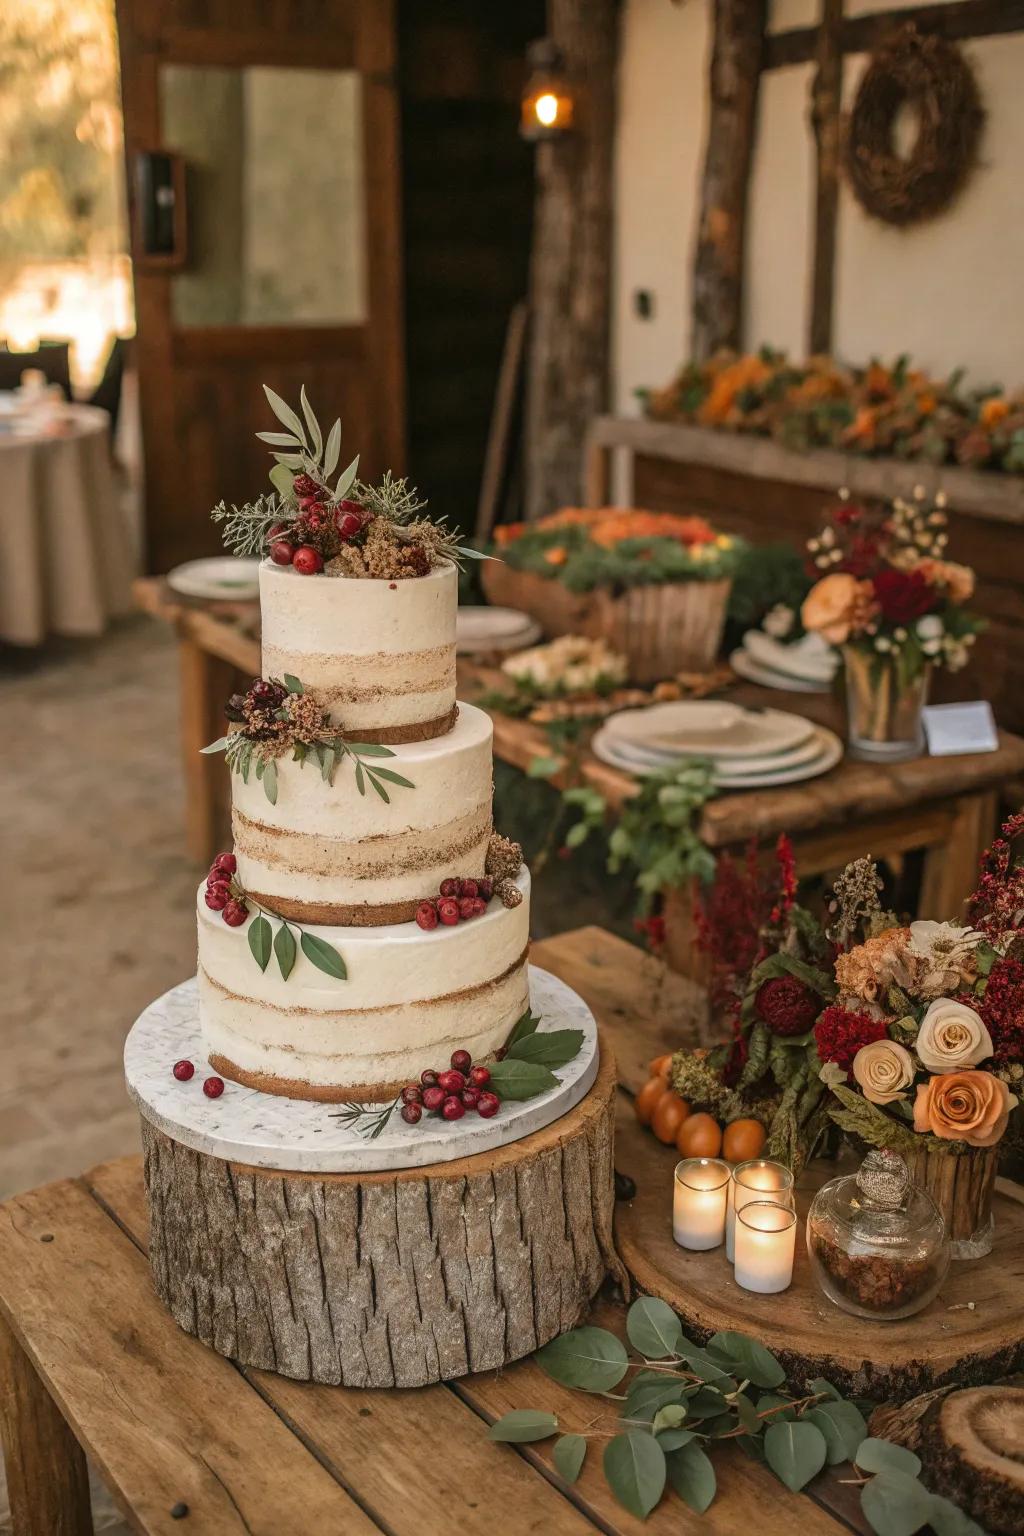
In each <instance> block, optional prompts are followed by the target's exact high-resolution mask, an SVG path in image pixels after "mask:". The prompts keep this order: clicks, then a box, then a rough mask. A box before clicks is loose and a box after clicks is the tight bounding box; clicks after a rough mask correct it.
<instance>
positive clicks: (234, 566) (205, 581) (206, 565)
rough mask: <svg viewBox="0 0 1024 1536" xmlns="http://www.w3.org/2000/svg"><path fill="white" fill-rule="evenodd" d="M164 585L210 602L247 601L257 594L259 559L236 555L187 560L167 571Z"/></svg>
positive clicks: (258, 591) (184, 594)
mask: <svg viewBox="0 0 1024 1536" xmlns="http://www.w3.org/2000/svg"><path fill="white" fill-rule="evenodd" d="M167 585H168V586H169V587H170V588H172V590H173V591H175V592H180V593H181V595H182V596H183V597H205V598H208V599H209V600H210V601H211V602H232V603H245V602H251V601H252V600H253V599H255V598H257V597H259V595H260V562H259V561H258V560H240V559H239V558H238V556H237V555H214V556H212V557H211V558H210V559H209V560H188V561H186V563H185V564H184V565H176V566H175V567H174V569H173V570H172V571H168V572H167Z"/></svg>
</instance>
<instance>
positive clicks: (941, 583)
mask: <svg viewBox="0 0 1024 1536" xmlns="http://www.w3.org/2000/svg"><path fill="white" fill-rule="evenodd" d="M912 569H913V570H917V571H920V572H921V574H922V576H923V577H924V579H925V581H927V582H928V584H929V585H930V586H933V587H945V588H946V591H947V593H948V594H949V600H950V602H951V603H967V602H970V600H971V598H972V597H973V596H974V572H973V571H972V570H971V568H970V566H969V565H958V564H957V563H956V561H955V560H930V559H926V560H919V561H918V563H917V565H916V566H913V567H912Z"/></svg>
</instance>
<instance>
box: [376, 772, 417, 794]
mask: <svg viewBox="0 0 1024 1536" xmlns="http://www.w3.org/2000/svg"><path fill="white" fill-rule="evenodd" d="M372 772H373V776H374V778H375V779H387V781H388V783H389V784H400V785H401V786H402V788H403V789H415V788H416V786H415V784H414V783H413V782H412V780H411V779H403V778H402V775H401V774H400V773H396V772H395V771H394V769H393V768H374V769H373V770H372Z"/></svg>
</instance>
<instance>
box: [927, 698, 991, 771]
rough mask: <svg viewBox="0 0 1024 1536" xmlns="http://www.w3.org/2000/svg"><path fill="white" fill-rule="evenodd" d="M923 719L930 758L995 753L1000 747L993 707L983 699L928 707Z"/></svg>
mask: <svg viewBox="0 0 1024 1536" xmlns="http://www.w3.org/2000/svg"><path fill="white" fill-rule="evenodd" d="M922 718H923V720H924V733H925V735H926V737H927V738H928V751H929V752H930V753H931V755H932V757H956V756H958V755H959V754H960V753H962V752H995V751H997V750H998V748H999V736H998V733H997V731H996V722H995V717H994V715H993V714H992V706H991V704H989V703H988V701H987V700H985V699H977V700H974V701H972V702H971V703H968V704H929V705H928V706H927V707H926V708H925V709H924V710H923V711H922Z"/></svg>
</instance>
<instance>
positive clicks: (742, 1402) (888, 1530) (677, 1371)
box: [490, 1296, 984, 1536]
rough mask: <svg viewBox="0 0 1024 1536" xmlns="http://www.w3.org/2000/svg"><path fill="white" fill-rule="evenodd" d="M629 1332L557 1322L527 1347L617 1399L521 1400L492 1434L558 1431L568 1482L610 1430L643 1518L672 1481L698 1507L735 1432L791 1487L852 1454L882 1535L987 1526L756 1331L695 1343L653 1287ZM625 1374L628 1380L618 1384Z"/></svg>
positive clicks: (549, 1370) (617, 1482) (615, 1467)
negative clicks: (555, 1331) (937, 1490)
mask: <svg viewBox="0 0 1024 1536" xmlns="http://www.w3.org/2000/svg"><path fill="white" fill-rule="evenodd" d="M626 1334H627V1337H628V1339H629V1343H630V1344H631V1345H632V1347H633V1350H634V1351H635V1352H636V1355H637V1356H638V1357H639V1358H636V1359H631V1358H630V1355H629V1352H628V1351H627V1349H626V1346H625V1344H623V1342H622V1340H621V1339H619V1338H618V1337H617V1336H616V1335H615V1334H614V1333H611V1332H609V1330H608V1329H606V1328H590V1327H585V1328H575V1329H573V1330H572V1332H571V1333H567V1334H563V1335H562V1337H561V1338H558V1339H554V1340H553V1341H552V1342H551V1343H550V1344H546V1345H545V1346H544V1348H543V1349H540V1350H538V1351H537V1353H536V1354H535V1355H534V1357H533V1358H534V1360H535V1361H536V1363H537V1364H538V1365H539V1366H540V1367H541V1369H542V1370H543V1371H544V1372H545V1373H546V1374H547V1375H548V1376H550V1377H551V1379H552V1380H553V1381H556V1382H558V1383H559V1384H560V1385H561V1386H563V1387H571V1388H575V1389H576V1390H578V1391H582V1392H592V1393H595V1394H596V1395H598V1396H600V1397H602V1398H604V1399H605V1400H606V1401H608V1402H610V1403H617V1404H621V1405H622V1406H621V1408H619V1409H617V1410H616V1409H614V1408H609V1409H607V1410H606V1411H604V1412H602V1413H600V1414H599V1415H598V1416H597V1418H594V1419H591V1420H589V1422H588V1424H587V1427H586V1428H585V1429H584V1430H583V1431H582V1432H576V1431H570V1432H568V1433H563V1432H562V1431H561V1430H560V1426H559V1422H558V1418H557V1416H556V1415H555V1414H554V1413H550V1412H547V1411H545V1410H542V1409H535V1408H517V1409H514V1410H513V1411H512V1412H511V1413H506V1414H505V1415H504V1416H503V1417H502V1418H500V1419H499V1420H498V1421H497V1423H495V1424H492V1426H491V1429H490V1438H491V1439H492V1440H500V1441H505V1442H509V1443H511V1444H517V1445H521V1444H528V1443H532V1442H535V1441H540V1440H549V1439H551V1438H552V1437H554V1436H558V1438H557V1440H556V1441H555V1444H554V1446H553V1447H552V1452H551V1459H552V1461H553V1462H554V1465H555V1469H556V1471H557V1472H558V1473H559V1474H560V1475H561V1476H562V1477H563V1478H564V1479H565V1481H566V1482H568V1483H574V1482H576V1480H577V1478H578V1477H579V1476H580V1473H581V1472H582V1471H583V1467H584V1464H585V1462H586V1459H587V1456H588V1454H589V1450H590V1445H591V1442H592V1441H601V1442H603V1443H604V1449H603V1452H602V1457H601V1467H602V1471H603V1473H604V1477H605V1480H606V1481H607V1483H608V1486H609V1487H610V1488H611V1491H612V1493H613V1494H614V1495H615V1497H616V1498H617V1499H618V1501H619V1503H620V1504H622V1505H623V1507H624V1508H625V1509H627V1510H629V1512H630V1514H632V1515H635V1516H636V1517H637V1518H638V1519H640V1520H645V1519H646V1518H647V1516H648V1515H649V1514H650V1513H651V1511H652V1510H653V1509H654V1508H655V1506H656V1505H657V1504H658V1503H659V1502H660V1500H661V1497H662V1495H663V1493H664V1491H665V1488H666V1485H669V1486H671V1487H672V1488H674V1489H675V1491H676V1493H677V1494H678V1495H679V1497H680V1498H681V1499H682V1500H683V1502H684V1503H686V1504H687V1505H689V1507H690V1508H691V1509H693V1510H695V1511H696V1512H697V1513H698V1514H703V1512H704V1510H706V1509H707V1508H708V1506H709V1505H710V1504H711V1503H712V1501H713V1499H714V1497H715V1493H716V1491H717V1486H718V1485H717V1477H716V1473H715V1468H714V1464H713V1462H712V1458H711V1456H710V1455H709V1452H710V1451H712V1450H713V1448H714V1446H715V1445H716V1444H717V1443H719V1442H722V1441H726V1442H728V1441H730V1440H734V1441H735V1442H736V1443H737V1444H738V1445H739V1446H740V1447H741V1449H742V1450H743V1451H745V1452H746V1454H747V1455H749V1456H752V1457H753V1458H754V1459H755V1460H757V1461H761V1462H764V1463H765V1465H766V1466H768V1467H769V1468H770V1469H771V1471H772V1472H774V1473H775V1476H776V1477H777V1478H778V1479H779V1481H780V1482H781V1483H783V1484H784V1485H785V1486H786V1487H787V1488H789V1489H790V1490H791V1491H793V1492H798V1491H799V1490H800V1489H801V1488H805V1487H806V1486H807V1484H808V1483H809V1482H810V1481H811V1480H812V1478H814V1477H816V1476H817V1475H818V1473H819V1472H821V1471H822V1470H823V1468H825V1467H826V1466H838V1465H840V1464H841V1463H843V1462H852V1463H853V1476H852V1477H851V1478H850V1479H849V1481H851V1482H853V1483H855V1484H856V1485H858V1486H859V1487H860V1489H861V1509H862V1511H863V1514H864V1517H865V1519H866V1520H867V1522H868V1524H869V1525H870V1526H871V1529H872V1530H873V1531H875V1532H876V1533H877V1536H910V1533H911V1532H914V1531H917V1530H919V1529H920V1528H921V1527H922V1526H923V1525H926V1524H930V1525H931V1527H932V1528H933V1529H934V1530H935V1531H936V1532H937V1533H938V1536H984V1532H983V1531H982V1530H981V1527H980V1526H978V1525H976V1524H975V1523H974V1522H973V1521H972V1520H969V1519H968V1518H967V1516H966V1515H964V1514H962V1513H961V1511H960V1510H959V1509H958V1508H957V1507H956V1505H954V1504H952V1503H951V1502H950V1501H949V1500H948V1499H944V1498H940V1497H939V1496H938V1495H936V1494H932V1493H929V1492H928V1490H927V1489H926V1488H924V1487H922V1486H921V1484H920V1482H919V1481H918V1473H919V1472H920V1470H921V1462H920V1460H919V1459H918V1457H917V1456H915V1455H914V1453H913V1451H908V1450H906V1449H905V1448H904V1447H903V1446H899V1445H893V1444H891V1443H890V1442H889V1441H887V1440H877V1439H872V1438H870V1437H869V1436H868V1431H867V1424H866V1423H865V1420H864V1416H863V1414H862V1412H861V1409H860V1407H859V1405H858V1404H857V1403H855V1402H850V1401H848V1400H846V1399H844V1398H843V1397H842V1395H841V1393H840V1392H838V1391H837V1389H836V1388H835V1387H834V1386H833V1385H832V1383H831V1382H829V1381H826V1380H824V1379H823V1378H818V1379H816V1380H813V1381H810V1382H808V1383H807V1386H806V1388H805V1389H804V1390H802V1391H799V1390H792V1389H788V1388H787V1387H786V1373H785V1370H784V1369H783V1367H782V1365H781V1364H780V1363H779V1361H778V1360H777V1359H776V1357H775V1356H774V1355H773V1354H772V1353H771V1352H770V1350H767V1349H766V1348H765V1347H764V1345H763V1344H759V1343H758V1342H757V1340H756V1339H751V1338H748V1337H747V1336H746V1335H745V1334H741V1333H733V1332H723V1333H715V1334H713V1335H712V1336H711V1338H710V1339H708V1341H707V1343H706V1344H704V1345H698V1344H695V1343H693V1342H692V1341H691V1340H690V1339H688V1338H687V1337H686V1335H685V1334H684V1332H683V1328H682V1324H681V1323H680V1321H679V1318H678V1317H677V1316H676V1314H675V1313H674V1312H673V1311H672V1308H671V1307H669V1306H668V1305H667V1303H665V1302H664V1301H660V1300H658V1299H657V1298H656V1297H651V1296H643V1297H641V1298H640V1300H639V1301H636V1302H634V1303H633V1305H632V1306H631V1307H630V1309H629V1312H628V1314H627V1317H626ZM630 1373H632V1374H631V1375H630ZM627 1376H629V1381H628V1383H626V1378H627ZM624 1384H625V1391H616V1390H615V1389H616V1388H620V1387H622V1386H623V1385H624ZM605 1421H609V1427H604V1425H605Z"/></svg>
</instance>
